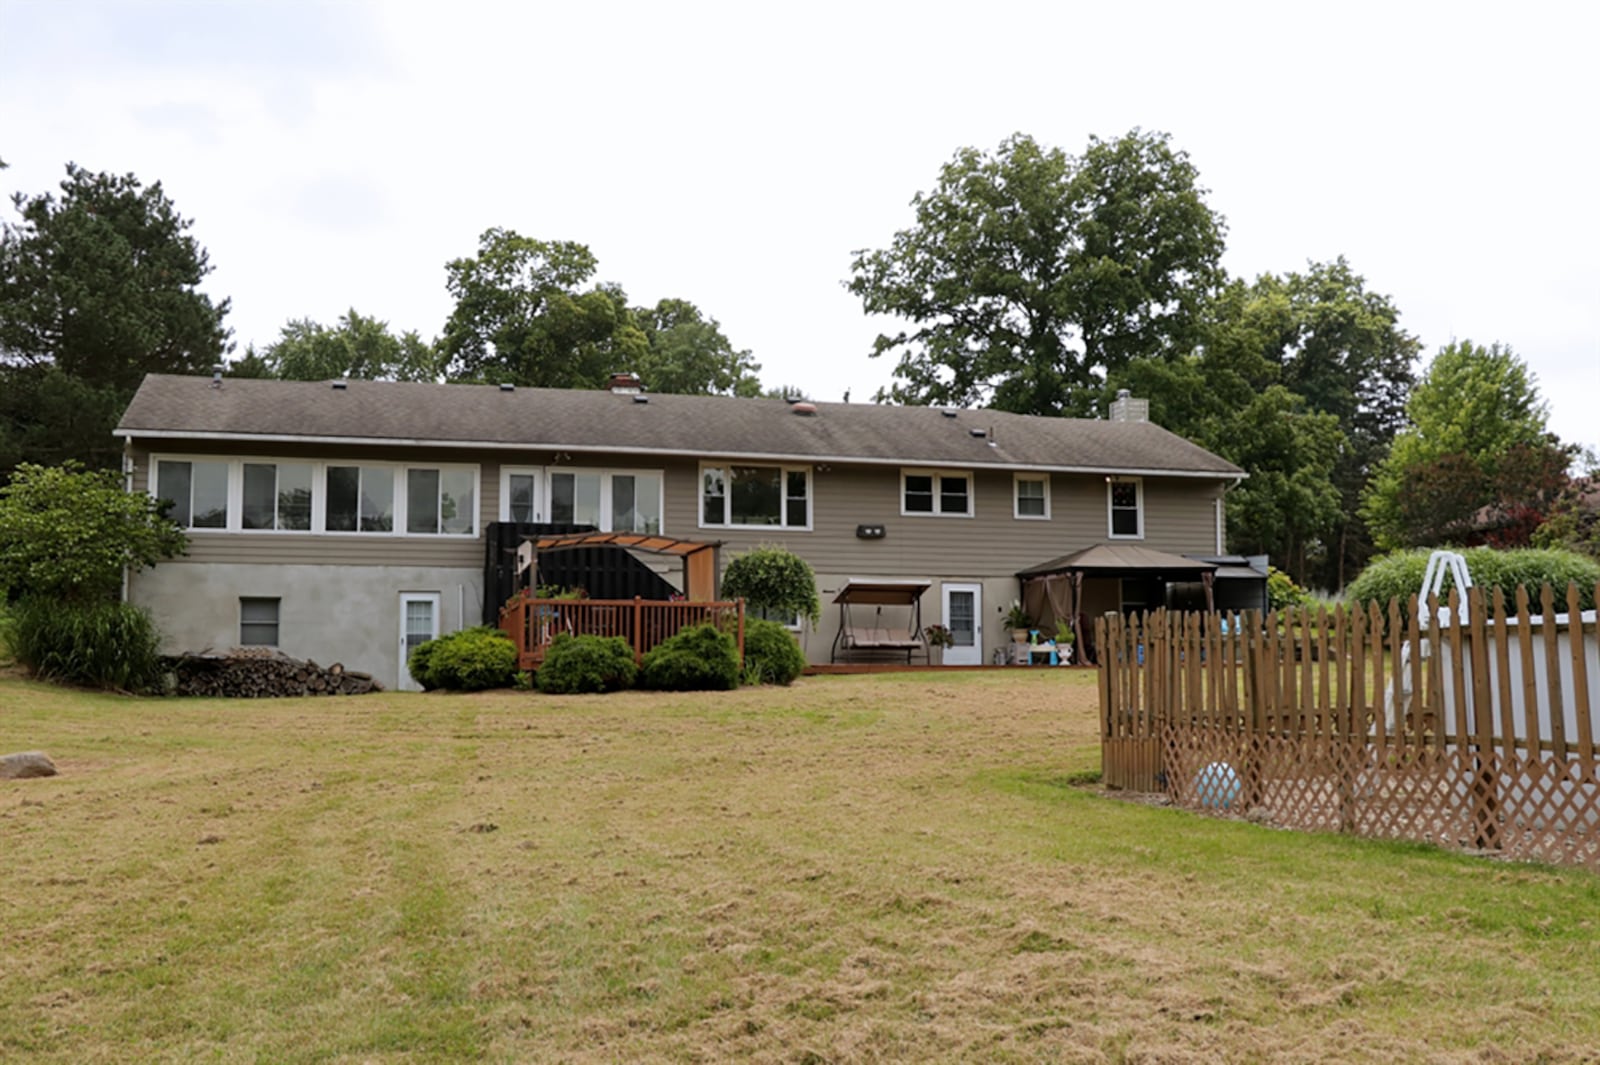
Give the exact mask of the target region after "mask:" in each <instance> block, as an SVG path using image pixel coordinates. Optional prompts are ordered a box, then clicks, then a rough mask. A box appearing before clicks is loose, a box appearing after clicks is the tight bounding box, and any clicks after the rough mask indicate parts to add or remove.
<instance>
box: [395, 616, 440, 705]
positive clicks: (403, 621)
mask: <svg viewBox="0 0 1600 1065" xmlns="http://www.w3.org/2000/svg"><path fill="white" fill-rule="evenodd" d="M438 637H439V593H438V592H401V593H400V687H401V689H403V690H404V691H412V692H415V691H421V690H422V685H420V684H418V683H417V682H416V681H414V680H412V679H411V671H410V670H408V669H407V668H406V660H407V659H408V658H410V657H411V649H412V648H414V647H416V646H417V645H418V644H420V643H427V642H428V641H429V640H434V639H438Z"/></svg>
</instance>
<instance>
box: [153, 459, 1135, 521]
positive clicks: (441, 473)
mask: <svg viewBox="0 0 1600 1065" xmlns="http://www.w3.org/2000/svg"><path fill="white" fill-rule="evenodd" d="M154 465H155V476H154V478H153V481H154V488H155V494H156V495H157V496H158V497H160V498H162V499H166V500H170V501H171V504H172V506H171V510H170V511H169V513H170V514H171V516H172V517H173V519H174V520H175V521H177V522H178V524H179V525H181V526H183V527H184V528H188V529H243V530H288V531H313V530H315V531H321V532H365V533H392V532H404V533H407V534H413V535H443V536H452V535H454V536H474V535H476V534H477V531H478V529H477V513H478V506H477V484H478V467H476V466H442V465H441V466H391V465H340V464H337V463H321V462H266V461H259V462H257V461H248V460H231V461H230V460H207V459H169V458H158V459H156V460H155V464H154ZM900 484H901V496H900V509H901V513H902V514H905V515H908V516H915V515H935V516H947V517H971V516H972V514H973V493H972V475H971V474H970V473H957V472H942V471H921V470H906V471H902V473H901V478H900ZM1013 486H1014V487H1013V493H1014V494H1013V516H1014V517H1016V518H1018V519H1034V520H1048V519H1049V517H1050V480H1049V477H1048V475H1046V474H1039V475H1030V474H1020V473H1019V474H1016V475H1015V476H1014V478H1013ZM1142 503H1143V499H1142V485H1141V483H1140V482H1139V481H1138V480H1137V479H1115V480H1109V481H1108V483H1107V506H1108V515H1107V525H1108V532H1109V534H1110V535H1111V536H1113V537H1139V536H1142V535H1143V520H1142V517H1143V513H1142V512H1143V506H1142ZM663 507H664V495H663V475H662V472H661V471H660V470H600V469H597V470H550V471H545V470H541V469H537V468H531V467H529V468H518V467H506V468H504V469H503V470H502V477H501V514H500V517H501V518H502V520H510V521H524V522H557V523H567V524H579V525H593V526H594V527H595V528H598V529H601V530H604V531H607V532H639V533H659V532H661V531H662V510H663ZM699 517H700V524H701V526H703V527H705V526H713V527H714V526H738V525H755V526H771V527H776V528H788V529H809V528H810V527H811V518H812V515H811V471H810V468H809V467H805V466H759V465H748V466H746V465H740V466H735V465H725V466H709V465H707V466H702V467H701V468H700V515H699Z"/></svg>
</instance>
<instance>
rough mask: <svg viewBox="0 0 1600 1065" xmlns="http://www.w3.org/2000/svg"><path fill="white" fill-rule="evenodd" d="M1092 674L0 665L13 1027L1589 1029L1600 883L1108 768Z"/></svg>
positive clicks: (135, 1053) (1046, 1041)
mask: <svg viewBox="0 0 1600 1065" xmlns="http://www.w3.org/2000/svg"><path fill="white" fill-rule="evenodd" d="M1094 700H1095V693H1094V686H1093V675H1092V674H1089V673H1087V672H1077V671H1073V672H1070V673H1069V672H1067V671H1052V670H1042V669H1035V670H1016V671H1011V672H982V673H969V674H960V675H952V676H939V677H936V678H935V677H932V676H930V675H925V674H923V675H919V674H893V675H877V676H857V677H819V678H806V679H804V680H802V681H801V682H799V683H797V684H796V685H795V686H794V687H793V688H792V689H764V690H750V689H746V690H743V691H739V692H732V693H726V694H693V695H682V696H660V695H649V694H643V693H624V694H620V695H615V696H604V697H586V698H555V697H546V696H541V695H538V694H535V693H490V694H485V695H479V696H447V695H438V694H430V695H410V694H383V695H377V696H370V697H361V698H355V699H342V700H335V699H326V700H311V699H306V700H282V701H260V702H223V701H206V700H184V701H177V700H144V699H129V698H121V697H116V696H107V695H92V694H83V693H76V692H67V691H63V690H60V689H55V688H50V687H47V686H43V685H38V684H33V683H29V682H25V681H22V680H20V679H17V678H16V677H15V676H4V677H0V753H7V752H10V751H17V750H27V749H36V748H37V749H43V750H45V751H47V752H48V753H49V754H51V755H52V757H54V758H55V760H56V762H57V764H58V765H59V766H60V768H61V770H62V775H61V776H59V777H56V778H52V779H49V780H32V781H6V782H0V868H3V870H4V877H5V881H4V883H5V887H4V892H3V895H0V959H3V964H0V1061H9V1060H30V1061H35V1060H36V1061H61V1062H75V1063H76V1062H93V1061H108V1062H110V1061H115V1062H124V1061H129V1060H136V1059H137V1060H167V1061H194V1060H216V1061H270V1062H300V1061H305V1062H313V1061H316V1062H321V1061H334V1062H367V1061H399V1060H406V1061H431V1060H459V1059H463V1058H469V1059H470V1058H482V1059H486V1060H491V1061H524V1060H561V1061H640V1060H657V1059H667V1060H684V1061H704V1060H718V1059H725V1058H752V1059H755V1060H766V1061H784V1062H799V1061H813V1062H821V1061H833V1062H850V1061H869V1060H885V1059H889V1060H906V1061H924V1060H971V1059H979V1060H998V1061H1030V1060H1046V1061H1135V1060H1136V1061H1189V1060H1193V1061H1201V1060H1204V1061H1208V1062H1211V1061H1239V1060H1259V1061H1297V1060H1298V1061H1324V1060H1330V1059H1333V1060H1370V1061H1392V1060H1433V1061H1461V1062H1466V1061H1473V1062H1477V1061H1532V1060H1543V1061H1594V1060H1596V1057H1595V1055H1596V1048H1600V878H1596V877H1595V876H1594V875H1592V874H1589V873H1585V872H1582V871H1571V870H1557V869H1549V868H1544V867H1534V866H1516V865H1506V864H1496V863H1491V862H1487V861H1483V860H1477V859H1471V858H1467V857H1462V856H1458V855H1454V854H1447V853H1443V852H1439V851H1434V850H1430V849H1426V848H1422V847H1416V846H1403V845H1399V846H1397V845H1386V844H1381V843H1373V842H1366V841H1359V840H1351V839H1343V838H1338V837H1331V836H1307V835H1296V834H1292V833H1286V832H1279V831H1274V830H1271V829H1267V828H1261V827H1257V826H1254V825H1249V824H1245V823H1242V822H1233V821H1221V820H1209V819H1205V818H1201V817H1197V816H1194V815H1190V814H1186V813H1182V812H1178V811H1173V810H1170V809H1164V808H1154V807H1150V806H1146V805H1142V804H1139V803H1134V802H1126V801H1119V800H1115V799H1108V798H1105V797H1102V796H1101V795H1099V794H1098V793H1097V791H1096V790H1095V789H1094V788H1092V787H1085V786H1081V785H1079V786H1074V783H1073V782H1074V781H1081V780H1082V779H1083V778H1084V777H1085V776H1086V775H1087V774H1086V771H1089V770H1093V769H1095V768H1097V767H1098V764H1099V752H1098V746H1097V743H1096V732H1095V705H1094Z"/></svg>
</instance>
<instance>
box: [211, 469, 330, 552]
mask: <svg viewBox="0 0 1600 1065" xmlns="http://www.w3.org/2000/svg"><path fill="white" fill-rule="evenodd" d="M246 466H271V467H272V468H273V469H274V470H276V469H277V468H278V467H280V466H305V467H308V468H309V469H310V470H311V514H310V517H309V519H308V520H309V521H310V523H311V527H310V528H308V529H280V528H278V527H277V521H278V504H277V500H276V498H274V500H273V505H272V508H273V509H272V520H273V527H272V528H270V529H246V528H245V527H244V468H245V467H246ZM236 467H237V468H236V469H234V470H229V471H228V481H229V483H228V498H229V500H230V505H231V501H232V499H233V497H234V490H235V488H236V487H237V491H238V499H239V519H238V522H237V523H236V524H237V526H238V528H237V529H235V528H234V526H233V525H230V526H229V527H228V531H230V532H233V531H237V532H243V533H250V534H252V535H254V534H256V533H263V534H268V535H272V534H280V533H289V534H291V535H297V536H305V535H306V534H307V533H313V532H316V531H318V527H319V526H320V525H321V524H322V522H321V518H320V513H319V511H318V510H317V504H318V502H319V501H320V500H321V499H322V492H320V491H319V490H318V488H319V483H318V482H319V481H320V479H321V477H322V471H321V470H320V469H319V468H318V464H317V463H316V462H315V461H313V460H312V459H257V458H242V459H240V460H239V461H238V463H237V464H236ZM235 480H237V481H238V484H237V486H235V485H234V483H233V482H234V481H235ZM277 483H278V478H277V476H276V474H274V476H273V492H274V496H276V492H277ZM230 514H231V510H230Z"/></svg>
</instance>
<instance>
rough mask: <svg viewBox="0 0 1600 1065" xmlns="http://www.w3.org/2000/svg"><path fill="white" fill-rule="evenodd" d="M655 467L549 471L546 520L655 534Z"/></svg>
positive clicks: (657, 506) (658, 496) (657, 477)
mask: <svg viewBox="0 0 1600 1065" xmlns="http://www.w3.org/2000/svg"><path fill="white" fill-rule="evenodd" d="M661 483H662V482H661V473H660V471H658V470H553V471H551V473H550V520H551V521H553V522H562V523H570V524H576V525H593V526H594V527H595V528H596V529H599V530H600V531H601V532H636V533H659V532H660V531H661Z"/></svg>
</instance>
